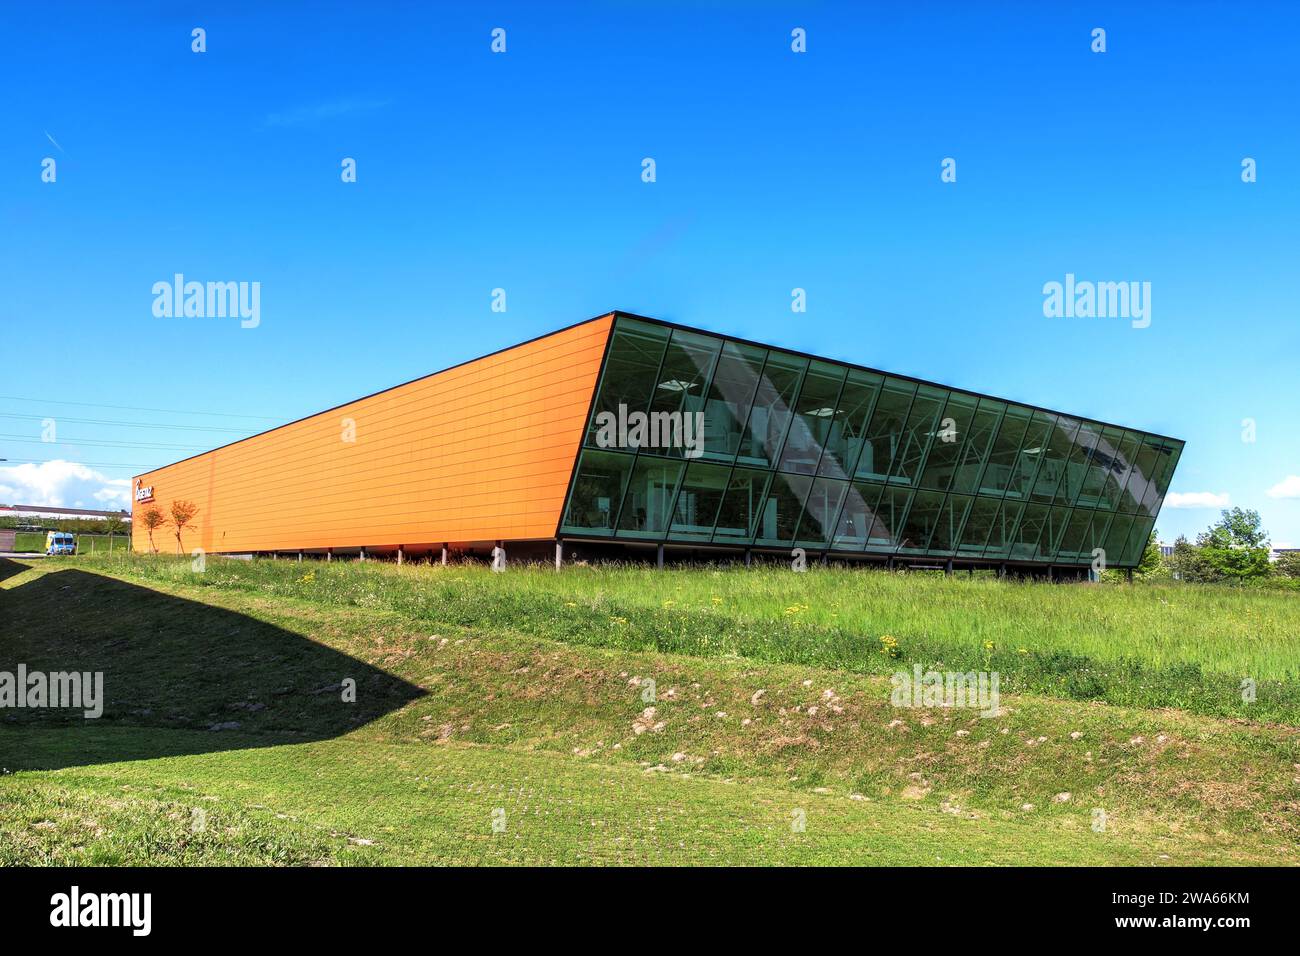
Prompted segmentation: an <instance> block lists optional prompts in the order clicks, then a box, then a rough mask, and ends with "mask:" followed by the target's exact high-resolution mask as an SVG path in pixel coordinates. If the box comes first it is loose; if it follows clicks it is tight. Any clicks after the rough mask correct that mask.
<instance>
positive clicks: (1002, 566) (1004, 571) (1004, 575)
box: [998, 564, 1007, 578]
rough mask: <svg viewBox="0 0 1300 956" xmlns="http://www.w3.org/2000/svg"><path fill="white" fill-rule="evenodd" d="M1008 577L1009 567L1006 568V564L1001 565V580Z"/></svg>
mask: <svg viewBox="0 0 1300 956" xmlns="http://www.w3.org/2000/svg"><path fill="white" fill-rule="evenodd" d="M1006 576H1007V566H1006V564H1000V565H998V577H1000V578H1005V577H1006Z"/></svg>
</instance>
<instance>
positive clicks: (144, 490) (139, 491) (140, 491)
mask: <svg viewBox="0 0 1300 956" xmlns="http://www.w3.org/2000/svg"><path fill="white" fill-rule="evenodd" d="M135 500H136V501H153V485H149V486H147V487H146V486H145V483H144V482H143V481H141V480H140V479H139V478H137V479H136V480H135Z"/></svg>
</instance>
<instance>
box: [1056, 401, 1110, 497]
mask: <svg viewBox="0 0 1300 956" xmlns="http://www.w3.org/2000/svg"><path fill="white" fill-rule="evenodd" d="M1100 440H1101V426H1100V425H1096V424H1094V423H1093V422H1080V423H1079V427H1078V429H1077V430H1076V431H1075V434H1074V439H1073V441H1071V443H1070V453H1069V458H1068V459H1067V460H1066V462H1065V474H1064V475H1063V476H1062V478H1061V483H1060V484H1059V485H1057V487H1056V504H1058V505H1061V506H1064V507H1067V508H1068V507H1070V506H1071V505H1073V504H1074V502H1075V501H1076V500H1077V499H1078V497H1079V495H1080V494H1081V493H1082V492H1083V487H1084V485H1085V484H1086V483H1087V481H1088V476H1089V474H1090V473H1091V471H1092V456H1093V453H1094V452H1095V451H1096V450H1097V443H1098V442H1099V441H1100Z"/></svg>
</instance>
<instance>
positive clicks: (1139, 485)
mask: <svg viewBox="0 0 1300 956" xmlns="http://www.w3.org/2000/svg"><path fill="white" fill-rule="evenodd" d="M1137 437H1138V448H1137V452H1136V454H1135V456H1134V458H1133V467H1132V468H1131V469H1129V476H1128V481H1127V482H1126V483H1125V485H1124V493H1123V495H1122V496H1121V497H1120V511H1123V512H1125V513H1126V514H1136V513H1138V512H1139V511H1141V510H1142V502H1143V501H1144V500H1145V499H1146V497H1147V494H1148V493H1149V491H1150V488H1151V484H1152V481H1151V479H1152V477H1153V476H1154V475H1155V470H1156V466H1157V464H1158V458H1159V456H1160V441H1159V439H1157V438H1152V437H1151V436H1149V435H1143V434H1141V433H1138V436H1137Z"/></svg>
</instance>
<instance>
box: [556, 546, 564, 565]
mask: <svg viewBox="0 0 1300 956" xmlns="http://www.w3.org/2000/svg"><path fill="white" fill-rule="evenodd" d="M563 566H564V541H563V540H562V539H560V538H556V539H555V570H557V571H558V570H560V568H561V567H563Z"/></svg>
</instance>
